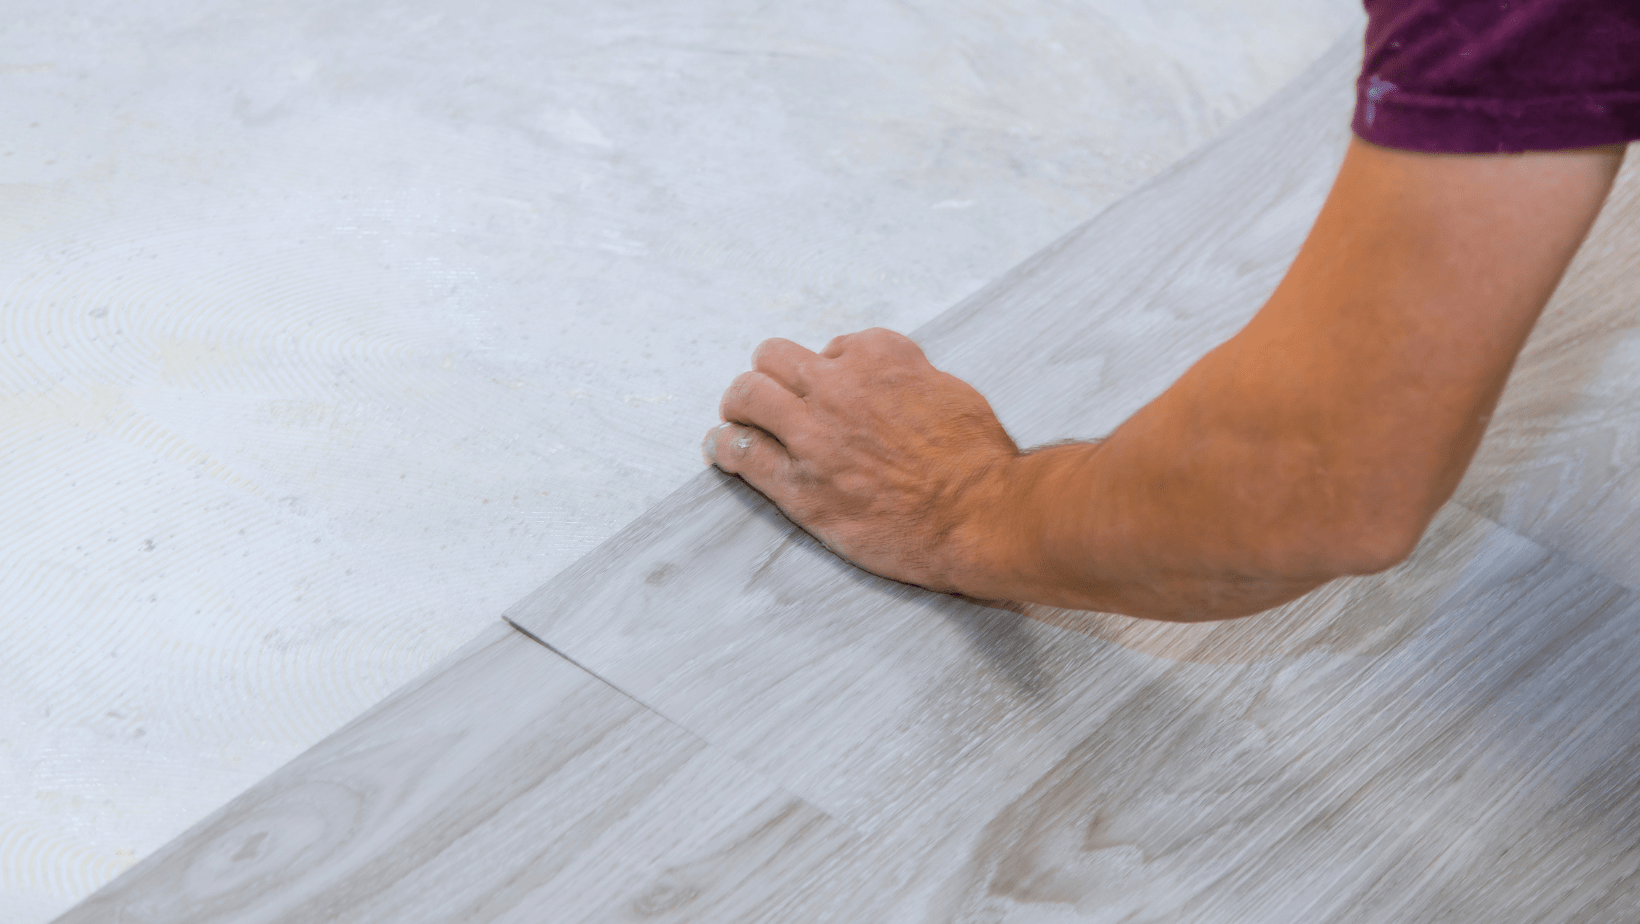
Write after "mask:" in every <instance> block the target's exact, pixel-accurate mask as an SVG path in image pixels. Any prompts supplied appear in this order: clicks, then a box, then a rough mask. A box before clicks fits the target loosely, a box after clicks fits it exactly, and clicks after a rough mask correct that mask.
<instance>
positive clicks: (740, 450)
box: [701, 423, 792, 497]
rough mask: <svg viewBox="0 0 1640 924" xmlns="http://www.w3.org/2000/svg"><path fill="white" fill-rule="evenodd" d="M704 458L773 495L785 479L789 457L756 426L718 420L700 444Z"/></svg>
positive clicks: (778, 443)
mask: <svg viewBox="0 0 1640 924" xmlns="http://www.w3.org/2000/svg"><path fill="white" fill-rule="evenodd" d="M701 452H702V454H703V455H705V456H706V461H707V462H709V463H711V464H712V465H716V466H717V467H718V468H720V469H722V470H723V471H725V472H727V473H729V474H731V475H739V476H740V477H742V478H744V479H746V481H747V482H748V483H749V484H751V486H752V487H754V488H756V489H758V490H759V491H762V492H763V493H764V494H767V495H769V496H770V497H773V496H774V495H775V493H777V492H778V490H779V488H780V487H781V486H782V485H783V484H784V483H785V482H786V480H787V475H788V474H789V473H790V471H791V467H792V457H791V456H790V455H788V454H787V453H786V447H784V446H782V445H780V441H779V440H777V439H775V438H774V437H772V436H770V435H769V434H767V433H764V432H763V431H762V430H759V429H757V428H756V427H746V426H742V425H740V424H735V423H725V424H719V425H717V426H715V427H713V428H712V429H710V430H708V431H706V440H705V442H704V443H702V444H701Z"/></svg>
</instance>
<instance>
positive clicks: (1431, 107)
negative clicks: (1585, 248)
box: [1354, 0, 1640, 153]
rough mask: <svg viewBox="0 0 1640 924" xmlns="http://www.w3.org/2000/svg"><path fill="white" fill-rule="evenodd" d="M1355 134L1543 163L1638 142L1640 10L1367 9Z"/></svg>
mask: <svg viewBox="0 0 1640 924" xmlns="http://www.w3.org/2000/svg"><path fill="white" fill-rule="evenodd" d="M1364 2H1365V6H1366V8H1367V43H1366V57H1365V60H1364V61H1363V63H1362V68H1361V79H1360V80H1359V81H1358V82H1357V85H1356V105H1355V124H1354V128H1355V133H1356V134H1357V135H1359V136H1360V137H1361V138H1362V139H1363V140H1366V141H1370V142H1372V143H1373V144H1379V145H1383V146H1385V147H1391V148H1402V149H1405V150H1412V151H1432V152H1447V153H1483V152H1501V151H1539V150H1559V149H1565V148H1582V147H1593V146H1595V145H1604V144H1618V143H1622V142H1627V141H1633V140H1635V139H1637V138H1640V0H1364Z"/></svg>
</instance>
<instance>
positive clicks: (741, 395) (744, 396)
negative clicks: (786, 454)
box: [718, 371, 808, 442]
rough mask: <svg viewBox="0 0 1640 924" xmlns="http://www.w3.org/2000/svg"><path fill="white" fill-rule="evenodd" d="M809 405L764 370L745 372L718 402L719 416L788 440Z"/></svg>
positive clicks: (785, 440)
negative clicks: (763, 371)
mask: <svg viewBox="0 0 1640 924" xmlns="http://www.w3.org/2000/svg"><path fill="white" fill-rule="evenodd" d="M807 413H808V407H807V406H806V405H804V404H803V399H802V398H799V397H797V396H796V395H794V394H792V393H791V392H789V391H787V390H786V389H785V388H784V387H783V386H782V385H781V384H780V383H779V382H776V381H775V380H774V379H772V378H770V377H769V376H767V375H764V374H763V373H761V372H755V371H754V372H742V373H741V374H740V375H738V376H736V377H735V380H734V381H733V382H732V383H730V385H729V388H728V390H727V391H725V392H724V393H723V401H722V402H721V403H719V404H718V416H719V417H721V418H723V420H724V421H725V422H727V423H738V424H746V425H748V426H753V427H757V428H759V429H761V430H765V431H767V432H769V433H772V434H774V437H775V439H777V440H780V441H781V442H787V441H788V440H789V438H790V436H791V435H792V431H793V429H794V428H795V427H796V426H797V425H798V424H799V423H801V422H802V418H803V417H804V415H806V414H807Z"/></svg>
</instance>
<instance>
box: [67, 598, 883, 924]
mask: <svg viewBox="0 0 1640 924" xmlns="http://www.w3.org/2000/svg"><path fill="white" fill-rule="evenodd" d="M852 837H853V835H852V834H851V833H850V832H848V830H847V829H846V828H844V827H843V826H841V825H838V824H836V823H835V822H832V821H831V820H830V819H828V818H826V817H825V816H824V815H823V814H822V813H820V812H818V811H816V810H815V809H814V808H813V807H811V806H808V805H806V804H804V803H803V802H802V801H801V800H799V799H797V798H795V797H793V796H792V795H791V794H789V793H787V792H784V791H782V790H781V789H780V788H779V787H777V786H774V785H772V784H770V783H769V782H768V781H767V780H765V779H762V778H761V777H759V776H758V775H756V774H754V773H751V772H749V771H748V770H747V769H746V768H745V767H743V766H741V765H740V764H738V763H737V762H735V761H733V760H729V759H726V758H724V757H723V756H722V755H721V754H719V753H717V752H714V751H712V750H711V749H709V748H707V747H706V746H705V745H704V744H703V743H702V742H701V741H700V739H699V738H697V737H695V736H693V735H691V734H689V733H687V732H685V731H683V730H682V729H680V728H678V727H677V726H675V725H673V724H671V723H669V722H667V721H665V720H664V719H661V718H660V717H658V716H656V715H655V714H653V713H652V712H649V711H648V710H646V709H644V708H643V707H642V706H639V705H638V704H637V703H635V702H633V701H632V700H631V699H629V698H627V697H626V696H623V695H622V694H621V693H619V692H618V691H616V690H614V689H612V688H611V687H609V686H607V685H606V684H604V683H602V682H601V681H599V680H597V679H596V678H594V677H592V676H590V675H588V674H586V673H585V672H584V671H582V670H580V669H579V668H577V667H575V666H574V665H573V664H570V663H569V662H567V661H565V660H563V659H562V658H560V657H558V656H557V655H555V654H553V653H552V652H551V651H549V650H547V649H546V648H543V647H542V646H540V645H539V644H537V643H536V642H534V641H531V640H530V639H528V638H526V637H525V636H524V635H522V634H520V633H518V632H517V631H515V630H514V629H512V628H511V627H510V626H506V625H505V624H500V623H498V624H497V627H496V628H495V629H494V630H491V631H489V632H486V633H484V634H483V635H481V636H480V638H479V639H477V640H475V642H474V643H472V644H470V645H469V646H467V647H466V648H464V649H463V650H462V651H461V652H459V653H458V654H457V655H455V656H453V657H452V658H450V659H449V660H447V661H446V662H445V663H444V665H443V666H441V667H440V668H438V669H435V670H433V671H431V672H429V673H428V674H427V675H425V676H424V677H423V678H421V679H420V680H419V681H417V682H415V683H413V684H411V685H410V686H409V687H406V688H405V689H403V690H401V691H399V692H398V693H395V694H394V695H393V696H392V697H390V698H389V699H388V700H386V701H384V702H383V703H382V704H380V705H379V706H377V707H375V708H373V709H371V710H370V711H368V712H366V713H365V714H364V715H363V716H361V717H360V718H358V719H356V720H355V721H353V722H352V723H350V724H349V725H348V726H347V727H345V728H343V729H342V730H341V731H338V732H337V733H336V734H334V735H332V736H331V737H329V738H326V739H325V740H324V741H322V742H321V743H320V744H318V745H316V746H315V747H313V748H312V749H310V750H308V751H307V752H305V753H304V754H302V755H301V756H300V757H298V758H297V759H296V760H294V761H292V762H291V763H290V764H288V765H286V766H285V767H283V768H282V769H280V770H279V771H277V772H276V773H274V774H273V775H271V776H270V777H268V778H267V779H265V780H263V781H261V782H260V783H258V784H256V785H255V786H254V787H252V788H251V789H250V790H249V791H247V792H246V793H244V794H243V795H241V796H240V797H238V798H237V799H234V800H233V801H232V802H230V803H229V804H228V805H226V806H224V807H223V808H222V809H220V810H218V811H217V812H216V813H214V814H213V815H211V816H210V817H208V818H207V819H205V820H204V821H202V822H201V823H199V824H198V825H196V826H194V827H193V828H192V829H190V830H189V831H188V832H186V833H184V834H183V835H182V836H180V837H179V838H177V839H176V840H174V841H172V842H171V843H170V844H167V845H166V846H165V847H164V848H162V849H161V850H159V851H158V852H156V853H155V854H154V855H153V856H151V857H149V858H147V859H145V860H144V861H143V862H141V863H139V864H138V865H137V866H135V867H133V868H132V869H131V870H129V871H128V872H126V873H125V874H123V875H121V876H120V877H118V878H117V879H115V880H114V881H113V882H111V883H109V885H107V886H106V887H104V888H103V889H102V890H101V891H99V892H97V893H96V894H95V895H93V896H92V897H91V898H89V899H88V900H86V901H85V902H83V903H82V904H80V905H79V906H77V907H75V908H74V909H72V910H71V911H70V912H69V913H68V914H66V915H64V916H63V917H62V918H60V919H59V921H61V922H62V924H76V922H92V921H97V922H103V921H119V922H122V924H138V922H155V924H160V922H163V924H194V922H229V921H232V922H236V924H252V922H303V924H306V922H320V921H348V922H367V921H383V922H385V921H392V922H411V921H441V922H442V921H463V922H479V921H484V922H490V921H494V922H503V921H505V922H539V921H548V920H550V921H553V922H574V921H589V922H591V921H597V922H605V921H620V920H646V921H647V920H655V921H714V922H715V921H724V920H748V921H749V920H780V919H781V918H782V916H783V909H784V896H783V895H782V894H781V893H780V892H779V891H778V889H779V888H781V887H782V886H784V885H785V884H786V883H789V882H791V881H793V880H802V879H804V878H805V877H806V876H808V875H809V874H810V872H811V870H810V866H811V865H812V864H814V863H816V862H823V861H824V860H826V859H827V858H828V857H829V856H831V854H832V853H834V852H835V848H836V847H837V846H839V845H843V844H846V843H847V842H848V841H849V840H850V839H851V838H852Z"/></svg>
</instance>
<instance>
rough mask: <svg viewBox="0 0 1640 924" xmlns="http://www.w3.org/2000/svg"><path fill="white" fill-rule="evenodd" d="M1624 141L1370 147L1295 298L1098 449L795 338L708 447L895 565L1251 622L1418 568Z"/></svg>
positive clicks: (744, 393)
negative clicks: (1008, 425) (1407, 565)
mask: <svg viewBox="0 0 1640 924" xmlns="http://www.w3.org/2000/svg"><path fill="white" fill-rule="evenodd" d="M1621 156H1622V152H1621V151H1620V150H1616V149H1601V150H1587V151H1572V152H1558V153H1541V154H1529V155H1520V156H1491V155H1463V156H1443V155H1414V154H1406V153H1403V152H1395V151H1388V150H1384V149H1381V148H1374V147H1372V146H1371V145H1367V144H1365V143H1362V142H1360V141H1357V142H1355V143H1354V144H1352V146H1351V148H1350V151H1349V153H1348V155H1347V156H1346V158H1345V161H1344V166H1343V168H1342V170H1341V171H1340V173H1339V178H1338V182H1337V183H1336V184H1335V185H1334V187H1333V191H1332V194H1331V195H1330V196H1329V197H1328V200H1327V203H1326V205H1325V207H1324V208H1323V209H1322V212H1321V216H1320V217H1319V218H1318V219H1317V222H1316V226H1315V228H1314V229H1313V230H1312V232H1311V234H1310V237H1309V239H1308V240H1307V241H1306V242H1305V244H1304V247H1303V248H1302V250H1301V251H1300V253H1299V255H1298V259H1297V260H1296V261H1295V263H1294V265H1293V267H1292V269H1291V271H1289V272H1288V274H1287V276H1286V277H1285V278H1284V279H1283V281H1282V283H1281V285H1280V286H1279V287H1278V288H1277V290H1276V292H1275V294H1274V295H1273V296H1272V297H1271V299H1270V301H1269V302H1268V303H1267V304H1266V305H1265V306H1264V308H1263V310H1261V311H1260V312H1259V313H1258V314H1257V316H1255V317H1254V318H1253V320H1252V321H1251V322H1250V323H1249V324H1248V325H1247V327H1246V328H1244V329H1243V330H1242V331H1241V332H1240V333H1238V334H1237V335H1236V336H1235V337H1233V338H1231V339H1230V340H1229V341H1228V342H1226V343H1224V344H1222V345H1220V346H1219V347H1218V348H1216V349H1215V350H1213V351H1212V352H1210V353H1209V354H1208V355H1207V356H1206V357H1204V358H1203V359H1202V360H1201V361H1200V362H1198V363H1197V364H1196V365H1195V366H1194V367H1192V368H1191V369H1190V370H1189V372H1187V373H1186V374H1185V375H1184V376H1183V377H1181V378H1180V379H1179V381H1178V382H1176V383H1175V384H1174V385H1173V387H1172V388H1170V389H1168V390H1167V391H1166V392H1164V393H1163V394H1162V395H1161V396H1160V397H1158V398H1157V399H1156V400H1155V401H1153V402H1151V403H1150V404H1149V405H1147V406H1146V407H1144V408H1143V409H1141V410H1140V411H1139V412H1138V413H1137V414H1135V415H1134V416H1133V417H1132V418H1130V419H1129V420H1128V421H1127V422H1125V423H1124V424H1123V425H1122V426H1121V427H1120V428H1118V429H1117V430H1116V432H1115V433H1113V434H1111V436H1110V437H1109V438H1108V439H1107V440H1105V441H1104V442H1101V443H1099V444H1097V445H1087V444H1084V445H1069V446H1060V447H1054V448H1051V449H1045V450H1042V451H1040V452H1033V453H1024V454H1021V453H1020V452H1019V450H1018V448H1017V447H1016V446H1015V445H1014V443H1013V441H1012V440H1011V439H1010V438H1009V436H1008V434H1007V433H1006V432H1005V431H1004V430H1003V429H1002V426H1001V424H1000V423H998V422H997V419H996V416H995V414H994V413H992V411H991V408H990V406H989V405H988V404H987V403H986V401H985V399H984V398H983V397H982V396H980V394H979V393H978V392H977V391H975V390H974V389H973V388H972V387H971V386H969V385H967V384H966V383H964V382H962V381H960V380H958V379H956V378H955V377H953V376H950V375H948V374H946V373H943V372H940V371H939V370H937V369H935V368H934V367H933V366H932V365H930V364H929V363H928V360H927V358H926V357H925V356H924V355H923V354H922V351H921V350H920V349H918V348H917V346H916V344H914V343H912V342H911V341H910V340H909V339H907V338H905V337H903V336H900V335H898V334H895V333H893V332H891V331H884V330H871V331H864V332H862V333H859V334H851V335H847V336H844V337H839V338H837V339H836V340H834V341H832V343H831V344H829V345H828V346H827V347H826V348H825V349H824V350H822V351H821V352H819V353H813V352H810V351H808V350H806V349H804V348H802V347H800V346H798V345H797V344H795V343H791V342H790V341H784V340H771V341H767V342H765V343H764V344H763V345H762V346H761V347H759V348H758V351H757V353H756V355H755V356H754V357H753V363H754V366H755V368H754V369H753V370H752V371H751V372H748V373H745V374H743V375H742V376H740V377H739V378H738V379H736V380H735V383H734V384H733V385H732V386H731V387H730V388H729V390H728V392H727V393H725V395H724V399H723V404H722V407H721V413H722V416H723V420H724V421H725V423H724V424H723V425H722V426H721V427H718V428H714V429H713V430H712V431H711V432H710V433H709V434H708V436H707V439H706V441H705V445H704V452H705V455H706V458H707V459H708V461H710V462H712V463H714V464H716V465H718V466H719V467H720V468H722V469H723V470H724V471H726V472H730V473H732V474H738V475H740V476H741V477H743V478H745V479H746V480H747V481H748V482H750V483H751V484H753V485H754V486H755V487H757V488H758V490H760V491H762V492H763V493H764V494H766V495H767V496H768V497H769V498H770V499H771V500H773V501H774V502H775V503H776V504H778V505H780V507H781V509H782V510H784V511H785V512H786V513H787V514H788V515H789V516H790V517H791V518H792V519H793V520H795V521H796V522H798V523H800V524H802V525H803V527H804V528H805V529H808V530H809V531H810V532H811V533H813V534H814V535H815V536H817V537H819V538H820V539H821V541H823V542H825V543H826V544H827V546H829V547H830V548H832V549H833V550H835V551H836V552H837V553H838V554H840V555H842V556H844V557H846V558H848V559H849V560H850V561H853V562H855V563H856V564H858V565H860V566H861V567H863V568H866V569H868V570H870V571H873V572H875V573H877V574H881V575H884V576H886V577H891V578H894V579H896V580H901V581H906V582H908V583H913V584H920V585H922V586H925V587H929V588H932V589H935V590H944V591H954V592H960V593H965V594H969V595H971V596H975V597H981V598H990V599H1004V600H1014V601H1021V602H1037V603H1047V604H1053V605H1059V606H1067V607H1075V608H1081V609H1098V610H1107V611H1115V612H1119V613H1126V614H1130V615H1139V616H1148V617H1152V618H1160V619H1172V620H1197V619H1224V618H1229V617H1233V616H1241V615H1246V614H1248V613H1253V612H1257V611H1259V610H1262V609H1266V608H1268V607H1270V606H1274V605H1276V604H1279V603H1281V602H1283V601H1285V600H1288V599H1291V598H1293V597H1295V596H1298V595H1299V594H1302V593H1304V592H1305V591H1307V590H1309V589H1311V588H1313V587H1315V586H1317V585H1319V584H1321V583H1324V582H1325V581H1327V580H1329V579H1331V578H1333V577H1337V576H1339V575H1342V574H1353V573H1362V572H1370V571H1374V570H1379V569H1382V568H1385V567H1388V566H1390V565H1392V564H1394V563H1395V562H1396V561H1399V560H1401V559H1402V558H1403V557H1405V556H1406V555H1407V554H1408V553H1409V552H1410V551H1411V549H1412V547H1413V545H1414V544H1415V543H1416V541H1417V540H1418V537H1419V536H1420V535H1421V533H1422V531H1423V530H1424V528H1425V527H1426V526H1427V525H1428V523H1429V520H1430V519H1431V518H1432V517H1433V516H1434V514H1435V512H1436V510H1437V509H1438V508H1439V507H1440V505H1441V504H1442V503H1444V502H1445V501H1446V500H1447V499H1448V498H1449V497H1450V496H1451V494H1452V492H1453V490H1454V489H1455V488H1456V486H1457V484H1458V480H1459V478H1460V477H1461V476H1462V474H1463V471H1464V469H1465V467H1466V466H1467V465H1468V463H1469V460H1470V458H1471V457H1472V456H1473V454H1474V451H1475V447H1476V446H1477V444H1478V443H1479V441H1480V438H1481V435H1482V434H1483V432H1484V431H1485V427H1486V422H1487V420H1488V419H1489V418H1490V415H1491V413H1492V409H1493V407H1494V406H1495V404H1496V403H1497V400H1498V396H1499V395H1500V394H1501V392H1502V389H1503V385H1504V382H1505V380H1506V379H1507V378H1508V374H1509V370H1510V367H1511V365H1512V364H1513V362H1514V357H1515V355H1516V354H1517V353H1518V352H1519V350H1520V348H1521V346H1522V344H1523V343H1524V342H1525V339H1526V336H1527V334H1528V333H1529V332H1530V330H1531V328H1532V325H1533V323H1534V322H1535V320H1536V318H1537V315H1538V313H1539V312H1540V311H1541V310H1542V308H1543V305H1544V303H1545V302H1546V301H1547V300H1548V298H1549V296H1550V294H1551V293H1552V292H1553V291H1554V288H1555V285H1556V283H1557V282H1558V280H1559V278H1560V275H1561V274H1562V273H1563V272H1564V270H1565V268H1566V266H1567V264H1568V263H1569V262H1570V260H1571V258H1572V256H1573V254H1574V253H1575V252H1576V250H1577V247H1578V245H1579V243H1580V242H1581V241H1582V239H1583V236H1584V234H1585V233H1587V231H1588V228H1589V226H1590V224H1591V223H1592V222H1593V220H1594V217H1595V215H1596V214H1597V213H1598V211H1599V208H1600V204H1601V202H1602V201H1603V199H1604V197H1605V195H1606V192H1607V190H1608V189H1609V188H1610V186H1611V182H1612V178H1613V176H1614V175H1615V173H1616V169H1617V166H1618V163H1619V162H1620V160H1621Z"/></svg>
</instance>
